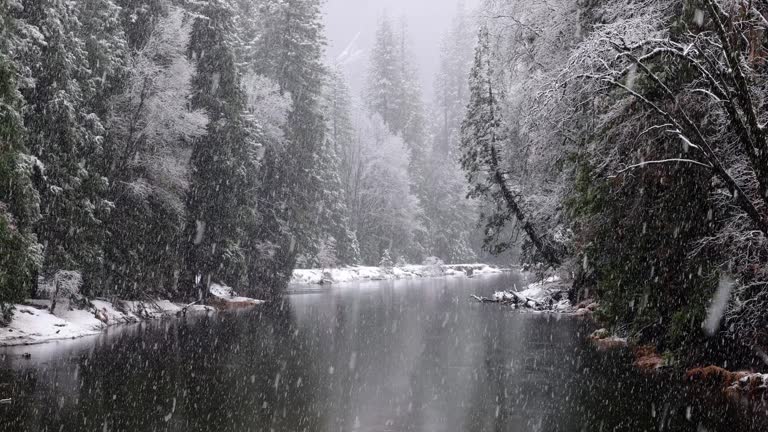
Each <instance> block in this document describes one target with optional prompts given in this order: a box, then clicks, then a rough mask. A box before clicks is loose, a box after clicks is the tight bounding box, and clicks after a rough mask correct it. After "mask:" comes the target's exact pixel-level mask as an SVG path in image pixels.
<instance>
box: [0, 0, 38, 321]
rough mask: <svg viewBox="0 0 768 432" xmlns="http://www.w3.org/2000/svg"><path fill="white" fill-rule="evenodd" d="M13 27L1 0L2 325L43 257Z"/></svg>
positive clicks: (29, 287) (28, 288)
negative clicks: (14, 57) (13, 54)
mask: <svg viewBox="0 0 768 432" xmlns="http://www.w3.org/2000/svg"><path fill="white" fill-rule="evenodd" d="M13 26H14V23H13V21H12V18H11V14H10V11H9V7H8V4H7V2H6V0H0V324H3V323H5V322H7V321H8V319H10V313H11V310H10V307H9V305H10V304H13V303H15V302H18V301H19V300H21V299H23V298H25V297H26V296H28V295H29V294H30V293H31V292H32V289H33V286H34V283H33V282H34V280H35V277H36V275H37V272H38V271H39V269H40V264H41V259H42V257H41V256H40V246H39V245H38V244H37V238H36V236H35V235H34V233H33V232H32V228H33V224H34V223H35V222H36V221H37V219H38V218H39V216H40V214H39V204H40V202H39V196H38V194H37V192H36V191H35V189H34V187H33V184H32V178H33V177H39V175H40V167H39V166H38V165H36V161H34V160H32V159H31V158H30V156H28V155H27V154H25V152H26V148H25V146H24V126H23V124H22V118H21V115H20V113H19V110H20V108H21V98H20V95H19V93H18V90H17V88H16V73H15V70H14V67H13V65H12V64H11V61H10V58H9V57H8V52H9V48H10V47H9V42H10V40H9V39H10V35H11V34H12V32H13V31H14V28H13Z"/></svg>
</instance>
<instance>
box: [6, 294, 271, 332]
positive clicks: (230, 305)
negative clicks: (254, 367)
mask: <svg viewBox="0 0 768 432" xmlns="http://www.w3.org/2000/svg"><path fill="white" fill-rule="evenodd" d="M206 303H207V304H206V305H203V304H181V303H174V302H171V301H169V300H163V299H158V300H152V301H124V300H115V301H108V300H105V299H93V300H88V299H84V298H81V299H78V301H73V300H72V299H71V298H57V299H56V301H55V302H52V301H51V300H27V301H26V302H24V304H17V305H14V315H13V319H12V320H11V322H10V324H9V325H8V326H6V327H0V347H2V346H15V345H35V344H41V343H46V342H52V341H56V340H66V339H77V338H81V337H86V336H93V335H97V334H99V333H102V332H103V331H104V330H106V329H107V328H109V327H112V326H116V325H123V324H133V323H138V322H142V321H151V320H159V319H164V318H171V317H176V316H182V315H186V314H188V313H189V314H207V313H212V312H215V311H218V310H232V309H241V308H249V307H256V306H258V305H260V304H262V303H264V302H263V301H260V300H256V299H251V298H247V297H239V296H237V295H235V293H234V291H233V290H232V289H231V288H229V287H223V286H220V285H215V284H214V285H212V286H211V294H210V297H209V298H208V300H207V301H206ZM52 306H53V311H51V307H52Z"/></svg>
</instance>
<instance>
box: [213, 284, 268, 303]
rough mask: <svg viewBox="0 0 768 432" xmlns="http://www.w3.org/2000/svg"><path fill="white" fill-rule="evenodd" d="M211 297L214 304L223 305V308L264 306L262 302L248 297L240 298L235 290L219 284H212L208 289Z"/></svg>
mask: <svg viewBox="0 0 768 432" xmlns="http://www.w3.org/2000/svg"><path fill="white" fill-rule="evenodd" d="M210 292H211V296H212V297H213V300H214V301H215V302H219V304H222V303H223V306H225V307H247V306H249V305H250V306H258V305H260V304H264V301H263V300H255V299H252V298H249V297H241V296H238V295H237V293H235V290H234V289H232V288H230V287H228V286H222V285H219V284H212V285H211V288H210Z"/></svg>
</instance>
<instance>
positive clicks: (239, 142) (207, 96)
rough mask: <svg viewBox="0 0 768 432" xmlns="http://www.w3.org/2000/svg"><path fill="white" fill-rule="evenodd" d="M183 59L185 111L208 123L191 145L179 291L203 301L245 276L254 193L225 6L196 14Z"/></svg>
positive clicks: (251, 145)
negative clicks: (188, 75) (189, 91)
mask: <svg viewBox="0 0 768 432" xmlns="http://www.w3.org/2000/svg"><path fill="white" fill-rule="evenodd" d="M196 12H197V14H198V15H199V16H200V17H199V18H197V19H196V20H195V23H194V25H193V29H192V35H191V38H190V43H189V55H190V57H191V58H192V59H193V60H195V61H196V65H197V70H196V75H195V76H194V78H193V80H192V88H193V95H192V107H193V108H196V109H201V110H203V111H204V112H205V113H206V114H207V115H208V117H209V119H210V123H209V124H208V129H207V132H206V134H205V136H203V137H202V138H199V139H197V140H196V142H195V144H194V148H193V151H192V159H191V181H190V187H189V190H188V198H187V212H188V224H187V228H186V230H185V237H186V248H187V252H186V272H185V279H184V281H183V283H184V288H186V289H188V290H190V289H191V290H192V291H191V293H193V294H194V293H195V292H194V289H195V288H196V289H197V290H198V292H197V295H199V296H200V295H201V296H206V295H207V292H208V288H209V287H210V284H211V283H212V282H222V283H227V284H231V285H236V284H239V283H241V282H242V280H243V279H242V278H243V275H244V274H245V273H246V271H245V270H246V267H245V263H246V255H247V252H246V250H245V249H246V248H245V246H244V242H245V240H246V239H245V235H244V234H245V226H246V224H247V223H248V222H250V220H251V217H252V209H253V208H254V207H255V203H253V202H252V198H253V190H254V189H255V187H256V185H255V183H256V175H257V173H258V166H257V165H258V162H257V160H256V150H257V145H256V143H255V142H254V141H253V140H254V136H253V135H252V130H251V129H250V127H249V125H248V124H247V122H246V120H245V119H244V118H243V116H242V114H243V110H244V97H243V93H242V89H241V87H240V80H239V75H238V70H237V65H236V62H235V56H234V52H233V40H232V38H233V36H234V26H233V17H234V12H235V9H234V8H233V6H232V4H231V3H230V2H229V1H227V0H216V1H211V2H208V3H206V4H204V5H201V7H200V8H199V9H198V10H196Z"/></svg>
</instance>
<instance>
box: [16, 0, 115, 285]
mask: <svg viewBox="0 0 768 432" xmlns="http://www.w3.org/2000/svg"><path fill="white" fill-rule="evenodd" d="M24 6H25V7H24V8H23V9H20V10H18V13H17V17H18V18H19V19H20V21H21V22H22V26H23V29H24V31H23V32H22V37H23V38H24V43H22V44H21V45H20V48H19V49H18V50H17V51H16V53H15V55H16V57H17V62H18V64H19V66H20V69H19V70H20V71H21V73H22V76H23V80H22V81H21V83H22V85H21V92H22V94H23V96H24V99H25V100H26V102H27V105H26V108H25V110H24V123H25V126H26V128H27V132H28V138H29V139H28V147H29V149H30V151H31V153H32V154H33V155H34V156H36V157H38V158H39V159H40V160H41V161H42V163H43V165H44V166H45V177H44V179H43V181H42V183H41V185H40V194H41V203H42V208H41V211H42V219H41V220H40V222H39V223H38V225H37V230H36V231H37V233H38V236H39V238H40V241H41V242H42V243H43V244H45V270H46V271H47V272H51V271H54V270H55V269H62V268H65V269H83V268H99V267H100V265H101V262H102V259H103V256H102V255H103V254H102V248H101V242H102V241H103V239H104V238H105V235H104V232H103V220H104V219H105V218H106V217H107V215H108V214H109V211H110V209H111V207H112V205H111V203H110V202H108V201H107V200H106V199H105V193H106V189H107V186H108V183H109V182H108V179H107V178H105V177H104V176H103V175H102V174H101V173H100V172H99V171H98V169H97V167H98V164H99V160H98V159H99V157H100V156H101V155H103V144H104V134H105V133H106V131H105V129H104V125H103V123H102V119H100V118H99V116H98V115H96V114H94V113H92V112H91V111H90V107H89V106H88V104H87V103H86V102H87V100H86V97H87V94H86V93H85V92H84V89H87V88H88V83H90V82H91V79H92V74H91V71H90V69H89V66H90V64H89V61H88V52H87V50H86V48H87V47H86V44H85V41H84V40H83V39H82V38H81V35H82V34H83V28H82V23H81V21H80V20H79V17H78V11H79V8H78V5H77V4H75V3H71V2H61V1H55V0H43V1H38V2H26V3H25V4H24ZM74 244H77V245H79V246H78V247H76V248H75V247H71V246H72V245H74Z"/></svg>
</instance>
